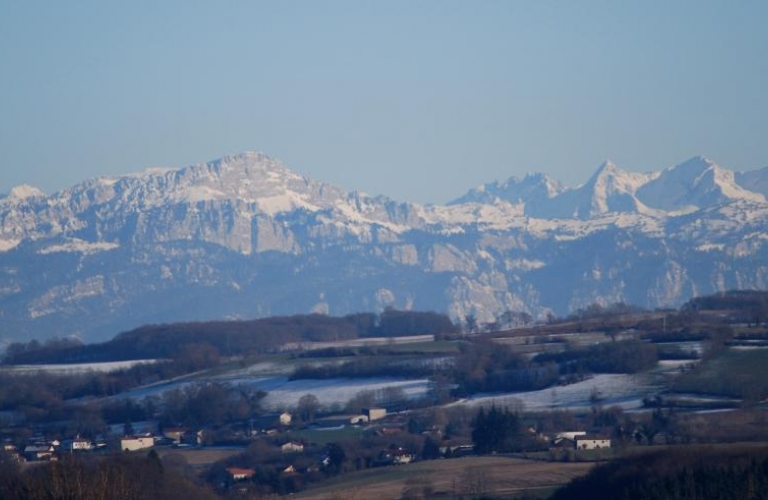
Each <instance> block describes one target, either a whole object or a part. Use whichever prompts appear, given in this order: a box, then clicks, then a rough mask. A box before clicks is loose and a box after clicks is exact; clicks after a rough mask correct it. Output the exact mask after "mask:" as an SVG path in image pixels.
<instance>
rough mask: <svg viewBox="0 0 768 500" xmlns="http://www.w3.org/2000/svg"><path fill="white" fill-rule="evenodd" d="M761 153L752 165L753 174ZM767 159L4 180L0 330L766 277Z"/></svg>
mask: <svg viewBox="0 0 768 500" xmlns="http://www.w3.org/2000/svg"><path fill="white" fill-rule="evenodd" d="M761 172H763V173H762V174H761ZM765 177H766V174H765V173H764V171H758V172H756V173H751V172H750V173H744V174H738V175H734V174H733V172H731V171H730V170H726V169H723V168H722V167H719V166H717V165H715V164H714V163H712V162H711V161H709V160H706V159H704V158H694V159H692V160H689V161H687V162H685V163H683V164H681V165H678V166H675V167H672V168H669V169H666V170H663V171H660V172H655V173H639V174H638V173H631V172H626V171H623V170H621V169H620V168H618V167H617V166H615V165H613V164H612V163H610V162H606V163H604V164H603V165H601V166H600V168H599V169H598V170H597V172H596V173H595V174H594V175H593V176H592V177H591V178H590V179H589V180H588V181H587V182H586V183H585V184H583V185H582V186H579V187H576V188H564V187H563V186H561V185H560V184H559V183H557V182H556V181H554V180H552V179H550V178H548V177H547V176H544V175H541V174H531V175H528V176H526V177H525V178H524V179H522V180H517V179H515V178H510V179H509V180H507V181H505V182H502V183H499V182H494V183H489V184H486V185H484V186H481V187H480V188H475V189H473V190H470V191H469V192H468V193H467V194H466V195H464V196H463V197H461V198H458V199H457V200H455V201H454V202H452V203H450V204H448V205H446V206H422V205H417V204H409V203H399V202H397V201H394V200H392V199H389V198H386V197H371V196H368V195H366V194H364V193H359V192H352V193H350V192H346V191H344V190H343V189H340V188H338V187H335V186H332V185H329V184H326V183H323V182H319V181H315V180H312V179H308V178H305V177H303V176H301V175H299V174H297V173H295V172H293V171H291V170H290V169H288V168H287V167H285V166H284V165H283V164H281V163H280V162H279V161H277V160H275V159H272V158H270V157H268V156H266V155H263V154H259V153H245V154H242V155H237V156H230V157H225V158H222V159H220V160H216V161H212V162H210V163H204V164H198V165H192V166H189V167H186V168H181V169H150V170H146V171H143V172H140V173H137V174H134V175H128V176H122V177H103V178H98V179H94V180H90V181H86V182H83V183H81V184H78V185H76V186H73V187H71V188H69V189H65V190H62V191H60V192H58V193H55V194H53V195H50V196H46V195H44V194H43V193H42V192H40V191H39V190H37V189H35V188H33V187H30V186H20V187H17V188H14V189H13V190H12V191H11V192H10V193H9V194H8V195H6V196H3V197H0V340H3V339H5V340H9V339H23V338H27V337H29V336H38V337H44V336H52V335H58V336H65V335H70V334H78V335H81V336H83V337H84V338H86V339H87V340H99V339H103V338H104V337H106V336H111V335H114V334H116V333H118V332H119V331H121V330H125V329H128V328H132V327H136V326H139V325H142V324H146V323H158V322H170V321H190V320H202V319H217V318H252V317H258V316H266V315H273V314H292V313H306V312H311V311H314V312H321V313H330V314H334V315H342V314H346V313H351V312H357V311H371V310H380V309H382V308H384V307H387V306H393V307H396V308H414V309H420V310H435V311H442V312H447V313H448V314H450V315H451V316H452V317H454V318H456V319H457V320H461V319H463V318H466V317H467V316H469V315H473V316H475V317H476V318H477V319H478V320H479V321H481V322H482V321H493V319H494V318H495V317H496V316H498V315H499V314H501V313H502V312H504V311H507V310H518V311H528V312H530V313H532V314H534V315H535V316H543V315H545V314H546V313H548V312H550V311H554V312H555V313H558V314H564V313H567V312H568V311H569V310H570V309H572V308H575V307H582V306H585V305H588V304H590V303H592V302H594V301H602V302H614V301H626V302H630V303H634V304H638V305H642V306H646V307H658V306H674V305H679V304H680V303H682V302H684V301H685V300H687V299H688V298H690V297H691V296H693V295H696V294H703V293H711V292H714V291H718V290H725V289H730V288H761V289H765V288H766V287H767V286H768V265H766V264H765V263H766V262H768V252H767V251H766V246H765V245H764V243H765V242H766V240H768V231H766V225H767V224H768V223H767V222H766V221H768V203H766V200H765V197H764V195H763V194H762V193H761V192H758V191H759V188H760V186H764V185H765V182H764V181H765Z"/></svg>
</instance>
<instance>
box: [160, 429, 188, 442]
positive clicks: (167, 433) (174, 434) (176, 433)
mask: <svg viewBox="0 0 768 500" xmlns="http://www.w3.org/2000/svg"><path fill="white" fill-rule="evenodd" d="M186 433H187V429H181V428H178V427H166V428H165V429H163V436H164V437H167V438H168V439H172V440H173V442H174V443H176V444H178V443H181V440H182V439H183V438H184V434H186Z"/></svg>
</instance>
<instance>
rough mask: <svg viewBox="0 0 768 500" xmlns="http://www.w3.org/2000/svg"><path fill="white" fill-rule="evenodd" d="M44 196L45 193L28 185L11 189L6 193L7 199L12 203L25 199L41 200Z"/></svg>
mask: <svg viewBox="0 0 768 500" xmlns="http://www.w3.org/2000/svg"><path fill="white" fill-rule="evenodd" d="M44 196H45V193H43V192H42V191H40V190H39V189H37V188H36V187H34V186H30V185H29V184H22V185H20V186H16V187H14V188H12V189H11V190H10V192H9V193H8V196H7V199H8V200H12V201H22V200H26V199H27V198H41V197H44Z"/></svg>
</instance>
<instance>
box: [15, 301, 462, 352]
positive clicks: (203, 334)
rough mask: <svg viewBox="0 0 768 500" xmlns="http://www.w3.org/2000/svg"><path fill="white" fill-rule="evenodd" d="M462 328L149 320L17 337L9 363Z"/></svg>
mask: <svg viewBox="0 0 768 500" xmlns="http://www.w3.org/2000/svg"><path fill="white" fill-rule="evenodd" d="M457 331H458V328H457V327H456V326H455V325H454V324H453V323H452V322H451V320H450V319H449V318H448V317H447V316H446V315H444V314H438V313H434V312H422V311H397V310H394V309H388V310H385V311H384V312H382V313H381V314H379V315H377V314H373V313H359V314H351V315H347V316H344V317H332V316H324V315H321V314H308V315H294V316H277V317H271V318H262V319H255V320H249V321H210V322H195V323H174V324H166V325H147V326H143V327H140V328H137V329H135V330H131V331H128V332H123V333H120V334H118V335H117V336H115V337H114V338H113V339H112V340H109V341H107V342H102V343H98V344H88V345H82V344H80V343H79V342H77V341H74V340H69V339H65V340H62V339H53V340H50V341H47V342H45V343H42V344H41V343H40V342H39V341H37V340H31V341H29V342H26V343H23V342H22V343H13V344H11V345H10V346H9V347H8V348H7V349H6V353H5V356H4V359H3V362H4V363H6V364H34V363H86V362H97V361H122V360H129V359H148V358H174V357H176V356H177V355H178V351H179V349H180V347H181V346H184V345H193V344H205V345H210V346H212V347H213V348H215V349H216V351H217V352H218V353H219V354H220V355H224V356H234V355H243V354H262V353H269V352H274V351H276V350H278V349H279V348H280V347H281V346H283V345H285V344H286V343H292V342H320V341H337V340H349V339H356V338H361V337H371V336H387V337H397V336H407V335H429V334H431V335H443V334H452V333H455V332H457Z"/></svg>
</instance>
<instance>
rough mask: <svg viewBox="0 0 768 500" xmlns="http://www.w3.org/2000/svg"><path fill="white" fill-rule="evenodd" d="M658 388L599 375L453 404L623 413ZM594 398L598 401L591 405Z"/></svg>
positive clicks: (641, 379)
mask: <svg viewBox="0 0 768 500" xmlns="http://www.w3.org/2000/svg"><path fill="white" fill-rule="evenodd" d="M659 388H660V386H657V385H656V384H654V383H653V382H651V380H650V379H649V378H648V377H647V376H645V375H621V374H601V375H595V376H594V377H592V378H589V379H586V380H582V381H581V382H577V383H575V384H570V385H565V386H556V387H550V388H547V389H542V390H540V391H530V392H515V393H505V394H494V395H488V394H486V395H482V394H481V395H476V396H473V397H471V398H468V399H465V400H462V401H459V402H457V403H453V404H454V405H457V404H458V405H468V406H490V405H491V404H496V405H497V406H504V405H505V401H506V405H507V406H517V405H519V404H522V407H523V409H524V410H525V411H547V410H561V409H567V410H575V411H585V410H589V409H590V408H591V407H593V406H595V405H601V406H604V407H609V406H619V407H621V408H624V409H626V410H631V409H638V408H641V407H642V405H643V398H645V397H649V396H651V395H652V394H655V393H656V392H657V391H658V390H659ZM595 394H597V395H598V396H599V400H598V401H596V402H593V401H592V398H593V396H594V395H595Z"/></svg>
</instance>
